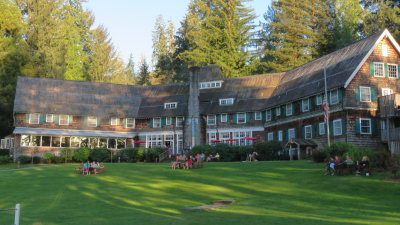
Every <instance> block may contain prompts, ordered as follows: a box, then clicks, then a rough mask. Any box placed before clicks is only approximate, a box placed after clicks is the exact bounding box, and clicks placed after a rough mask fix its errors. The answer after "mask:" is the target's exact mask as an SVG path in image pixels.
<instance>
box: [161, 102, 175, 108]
mask: <svg viewBox="0 0 400 225" xmlns="http://www.w3.org/2000/svg"><path fill="white" fill-rule="evenodd" d="M177 107H178V103H177V102H166V103H164V109H176V108H177Z"/></svg>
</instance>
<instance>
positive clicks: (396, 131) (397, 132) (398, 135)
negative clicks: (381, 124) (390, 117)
mask: <svg viewBox="0 0 400 225" xmlns="http://www.w3.org/2000/svg"><path fill="white" fill-rule="evenodd" d="M389 135H390V137H389V139H388V135H387V130H381V140H382V141H385V142H387V141H400V127H398V128H390V129H389Z"/></svg>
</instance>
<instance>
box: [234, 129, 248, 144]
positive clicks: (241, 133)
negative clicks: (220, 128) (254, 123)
mask: <svg viewBox="0 0 400 225" xmlns="http://www.w3.org/2000/svg"><path fill="white" fill-rule="evenodd" d="M244 137H252V132H251V131H238V132H232V138H233V139H236V141H234V142H232V144H233V145H238V146H247V145H251V144H252V143H253V141H252V140H246V139H244Z"/></svg>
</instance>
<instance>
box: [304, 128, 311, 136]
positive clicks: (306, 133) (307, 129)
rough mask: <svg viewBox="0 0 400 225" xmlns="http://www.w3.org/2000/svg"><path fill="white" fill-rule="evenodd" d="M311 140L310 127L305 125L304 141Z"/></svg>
mask: <svg viewBox="0 0 400 225" xmlns="http://www.w3.org/2000/svg"><path fill="white" fill-rule="evenodd" d="M311 138H312V126H311V125H307V126H305V127H304V139H311Z"/></svg>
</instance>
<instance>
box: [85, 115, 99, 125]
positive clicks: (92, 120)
mask: <svg viewBox="0 0 400 225" xmlns="http://www.w3.org/2000/svg"><path fill="white" fill-rule="evenodd" d="M87 125H88V126H89V127H97V117H96V116H88V118H87Z"/></svg>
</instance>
